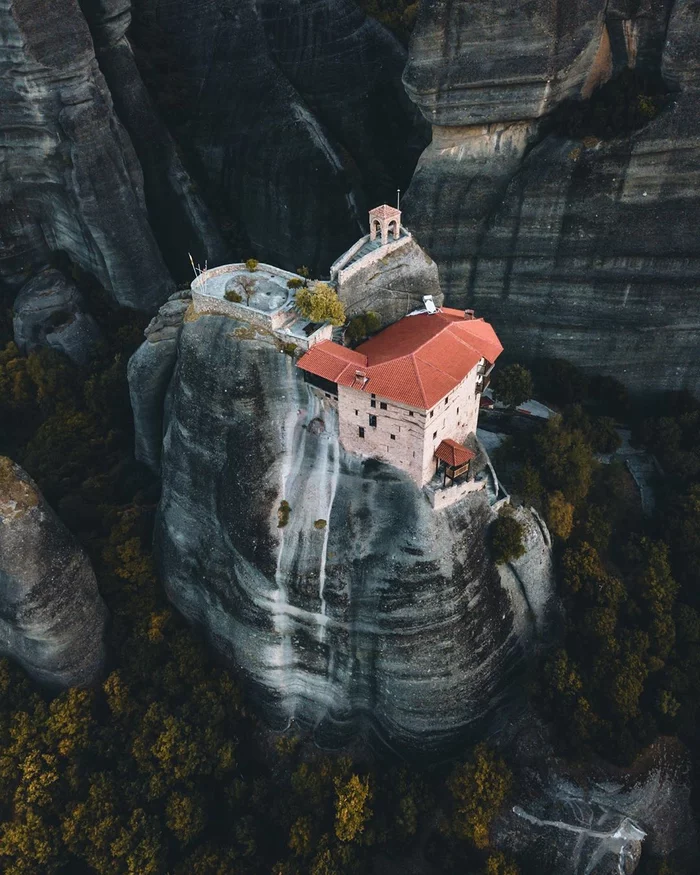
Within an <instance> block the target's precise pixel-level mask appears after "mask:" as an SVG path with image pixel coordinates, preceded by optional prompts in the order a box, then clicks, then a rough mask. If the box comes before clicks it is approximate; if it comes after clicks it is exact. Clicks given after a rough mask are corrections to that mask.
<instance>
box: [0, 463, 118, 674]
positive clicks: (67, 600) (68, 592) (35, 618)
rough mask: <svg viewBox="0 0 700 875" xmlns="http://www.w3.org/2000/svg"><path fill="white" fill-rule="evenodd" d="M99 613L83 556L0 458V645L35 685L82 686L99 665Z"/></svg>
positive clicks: (26, 482) (26, 481) (32, 489)
mask: <svg viewBox="0 0 700 875" xmlns="http://www.w3.org/2000/svg"><path fill="white" fill-rule="evenodd" d="M106 618H107V609H106V607H105V605H104V602H103V601H102V599H101V597H100V594H99V592H98V589H97V583H96V581H95V575H94V573H93V570H92V568H91V566H90V562H89V561H88V558H87V556H86V555H85V554H84V553H83V551H82V550H81V549H80V547H79V546H78V544H77V543H76V542H75V540H74V538H73V536H72V535H71V534H70V532H69V531H68V529H66V527H65V526H64V525H63V523H62V522H61V521H60V520H59V518H58V517H57V516H56V514H55V513H54V512H53V511H52V510H51V508H50V507H49V506H48V504H47V503H46V501H45V500H44V498H43V496H42V495H41V493H40V492H39V490H38V488H37V486H36V484H35V483H34V482H33V481H32V480H31V478H30V477H29V476H28V475H27V474H26V473H25V472H24V471H23V470H22V469H21V468H20V467H19V465H15V464H14V463H13V462H12V461H11V460H10V459H8V458H6V457H4V456H3V457H0V652H2V653H3V654H6V655H7V656H10V657H11V658H12V659H14V660H16V661H17V662H18V663H19V664H20V665H21V666H22V667H23V668H24V669H25V671H26V672H27V673H28V674H29V675H31V676H32V677H33V678H34V679H35V680H37V681H39V682H40V683H42V684H46V685H47V686H50V687H54V688H60V687H69V686H85V685H88V684H91V683H93V682H94V681H95V680H96V679H97V678H98V677H99V675H100V672H101V670H102V666H103V663H104V626H105V621H106Z"/></svg>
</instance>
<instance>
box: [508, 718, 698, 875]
mask: <svg viewBox="0 0 700 875" xmlns="http://www.w3.org/2000/svg"><path fill="white" fill-rule="evenodd" d="M507 757H508V761H509V762H510V763H513V764H514V777H515V782H514V793H513V802H512V804H511V806H510V809H509V810H508V811H507V812H504V813H503V814H502V815H501V816H500V817H499V818H498V819H497V820H496V822H495V824H494V827H493V829H492V838H493V843H494V845H495V846H496V847H497V848H498V849H500V850H502V851H504V852H506V853H507V854H508V855H511V856H513V857H515V858H516V859H517V860H518V862H519V863H520V865H522V866H523V868H524V869H527V871H530V867H533V871H541V872H552V873H556V875H620V873H623V875H631V873H633V872H635V871H636V870H637V867H638V864H639V861H640V859H641V856H642V852H643V853H644V857H645V859H647V858H649V857H656V858H664V857H668V856H669V855H670V854H674V855H678V856H680V857H681V858H686V859H688V860H696V859H697V834H696V829H695V826H694V823H693V815H692V809H691V805H690V790H691V764H690V758H689V754H688V751H687V750H686V749H685V748H684V746H683V745H682V744H681V743H680V742H679V741H678V740H677V739H675V738H661V739H659V740H658V741H657V742H656V743H655V744H653V745H652V746H651V747H650V748H648V749H647V750H646V751H644V752H643V753H642V754H641V755H640V756H639V758H638V759H637V761H636V762H635V763H634V764H633V765H632V766H631V767H630V768H622V767H618V766H613V765H611V764H609V763H605V762H602V761H597V760H593V761H592V762H587V763H586V765H585V768H580V767H576V766H573V765H571V764H569V763H567V762H566V761H565V760H563V759H561V758H559V757H557V756H556V754H555V753H554V751H553V749H552V746H551V739H550V736H549V732H548V731H547V730H546V729H545V728H544V727H543V726H542V724H541V723H539V721H538V720H536V719H532V718H531V717H530V718H528V719H527V720H526V721H523V722H522V724H521V729H520V731H519V733H518V734H517V736H516V737H515V739H514V741H513V743H512V746H511V747H510V749H509V750H508V752H507Z"/></svg>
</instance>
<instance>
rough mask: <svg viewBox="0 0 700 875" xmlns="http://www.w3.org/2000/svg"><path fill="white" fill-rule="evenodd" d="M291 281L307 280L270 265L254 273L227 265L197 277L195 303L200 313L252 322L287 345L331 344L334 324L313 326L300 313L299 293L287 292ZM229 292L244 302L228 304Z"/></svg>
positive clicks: (241, 266) (194, 288)
mask: <svg viewBox="0 0 700 875" xmlns="http://www.w3.org/2000/svg"><path fill="white" fill-rule="evenodd" d="M291 279H300V280H301V279H303V278H302V277H300V276H298V275H297V274H295V273H291V272H290V271H287V270H281V269H280V268H277V267H273V266H272V265H269V264H259V265H258V267H257V268H256V269H255V270H254V271H251V270H248V268H247V267H246V266H245V264H243V263H239V264H224V265H222V266H221V267H214V268H212V269H211V270H206V271H203V272H202V273H201V274H199V276H198V277H196V279H195V280H194V281H193V282H192V303H193V305H194V309H195V312H197V313H202V314H204V313H208V314H211V315H216V316H229V317H231V318H233V319H238V320H240V321H242V322H249V323H250V324H252V325H256V326H258V327H260V328H264V329H267V330H268V331H271V332H272V333H274V334H275V335H277V337H279V339H280V340H282V341H283V342H287V343H295V344H296V345H297V346H299V347H302V348H303V349H308V348H309V347H311V346H313V345H314V344H316V343H318V342H319V341H321V340H329V339H330V338H331V336H332V331H333V329H332V326H331V325H330V324H327V323H326V324H319V323H313V322H310V321H309V320H308V319H305V318H304V317H303V316H301V315H300V314H299V313H298V311H297V310H296V308H295V293H294V291H293V290H291V289H288V288H287V283H288V281H289V280H291ZM228 291H233V292H236V293H237V294H239V295H240V296H241V298H242V300H241V301H227V300H226V298H225V295H226V292H228ZM248 292H249V297H247V293H248ZM246 300H247V301H248V302H247V303H246Z"/></svg>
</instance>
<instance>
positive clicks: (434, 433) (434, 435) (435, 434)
mask: <svg viewBox="0 0 700 875" xmlns="http://www.w3.org/2000/svg"><path fill="white" fill-rule="evenodd" d="M436 437H437V432H436V431H434V432H433V440H435V438H436Z"/></svg>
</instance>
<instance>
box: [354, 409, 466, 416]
mask: <svg viewBox="0 0 700 875" xmlns="http://www.w3.org/2000/svg"><path fill="white" fill-rule="evenodd" d="M355 413H357V411H355ZM457 416H459V407H458V408H457Z"/></svg>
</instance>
